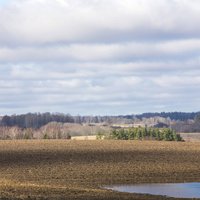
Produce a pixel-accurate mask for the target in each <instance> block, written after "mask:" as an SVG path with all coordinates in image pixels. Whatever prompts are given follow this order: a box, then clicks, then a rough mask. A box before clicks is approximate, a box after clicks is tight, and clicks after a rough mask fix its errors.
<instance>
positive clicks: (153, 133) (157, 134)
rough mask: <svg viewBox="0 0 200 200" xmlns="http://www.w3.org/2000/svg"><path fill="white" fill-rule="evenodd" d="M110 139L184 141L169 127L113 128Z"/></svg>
mask: <svg viewBox="0 0 200 200" xmlns="http://www.w3.org/2000/svg"><path fill="white" fill-rule="evenodd" d="M109 138H110V139H117V140H159V141H162V140H164V141H182V138H181V136H180V135H179V134H177V133H176V132H175V131H174V130H172V129H169V128H164V129H158V128H143V127H139V128H129V129H113V130H112V132H111V134H110V135H109Z"/></svg>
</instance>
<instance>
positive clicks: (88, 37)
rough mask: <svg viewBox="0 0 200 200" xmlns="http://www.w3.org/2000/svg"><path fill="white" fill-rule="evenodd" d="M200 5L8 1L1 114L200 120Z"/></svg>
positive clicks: (2, 33) (0, 59)
mask: <svg viewBox="0 0 200 200" xmlns="http://www.w3.org/2000/svg"><path fill="white" fill-rule="evenodd" d="M199 22H200V1H199V0H0V114H14V113H27V112H46V111H49V112H62V113H71V114H73V115H75V114H82V115H96V114H97V115H105V114H112V115H117V114H132V113H142V112H155V111H158V112H159V111H199V110H200V26H199Z"/></svg>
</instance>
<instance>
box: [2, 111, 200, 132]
mask: <svg viewBox="0 0 200 200" xmlns="http://www.w3.org/2000/svg"><path fill="white" fill-rule="evenodd" d="M198 115H200V113H199V112H196V113H194V112H193V113H183V112H171V113H165V112H162V113H144V114H141V115H124V116H71V115H70V114H60V113H43V114H41V113H28V114H22V115H11V116H8V115H5V116H3V117H2V118H1V120H0V126H5V127H14V126H17V127H20V128H33V129H38V128H40V127H42V126H44V125H46V124H48V123H50V122H61V123H78V124H82V123H106V124H132V123H144V124H146V125H147V126H148V124H151V123H150V120H152V119H151V118H155V119H156V118H159V117H160V118H162V120H163V119H166V120H165V121H167V123H168V124H169V123H170V120H176V121H177V122H178V121H180V122H186V121H187V120H195V118H196V116H198ZM148 120H149V122H148ZM160 120H161V119H160ZM138 121H139V122H138ZM158 121H159V120H158ZM168 121H169V122H168ZM163 123H165V122H163ZM191 129H192V128H191ZM195 130H200V129H199V128H198V127H197V128H196V127H195Z"/></svg>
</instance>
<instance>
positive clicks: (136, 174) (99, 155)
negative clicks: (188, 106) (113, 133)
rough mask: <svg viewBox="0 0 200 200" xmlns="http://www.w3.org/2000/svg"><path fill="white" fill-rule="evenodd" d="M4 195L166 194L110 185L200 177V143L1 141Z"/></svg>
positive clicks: (0, 184)
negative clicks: (106, 187) (119, 190)
mask: <svg viewBox="0 0 200 200" xmlns="http://www.w3.org/2000/svg"><path fill="white" fill-rule="evenodd" d="M0 172H1V173H0V199H1V198H2V199H4V198H6V197H7V198H8V199H86V200H92V199H105V200H106V199H113V200H114V199H120V200H124V199H152V200H153V199H166V198H165V197H162V198H161V197H159V198H158V197H155V196H144V195H135V194H125V193H117V192H112V191H107V190H103V189H101V186H104V185H110V184H132V183H144V182H146V183H147V182H148V183H149V182H182V181H200V145H199V143H192V142H191V143H187V142H185V143H176V142H154V141H142V142H141V141H98V140H94V141H76V140H74V141H65V140H53V141H52V140H39V141H38V140H32V141H31V140H30V141H0Z"/></svg>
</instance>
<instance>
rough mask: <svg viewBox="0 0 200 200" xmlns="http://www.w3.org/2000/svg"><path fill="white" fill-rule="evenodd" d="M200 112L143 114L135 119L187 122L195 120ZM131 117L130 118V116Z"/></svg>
mask: <svg viewBox="0 0 200 200" xmlns="http://www.w3.org/2000/svg"><path fill="white" fill-rule="evenodd" d="M199 114H200V112H189V113H187V112H161V113H157V112H156V113H143V114H139V115H135V116H134V117H136V118H138V119H142V118H151V117H163V118H170V119H171V120H180V121H187V120H194V119H195V117H196V116H197V115H199ZM129 117H130V116H129Z"/></svg>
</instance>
